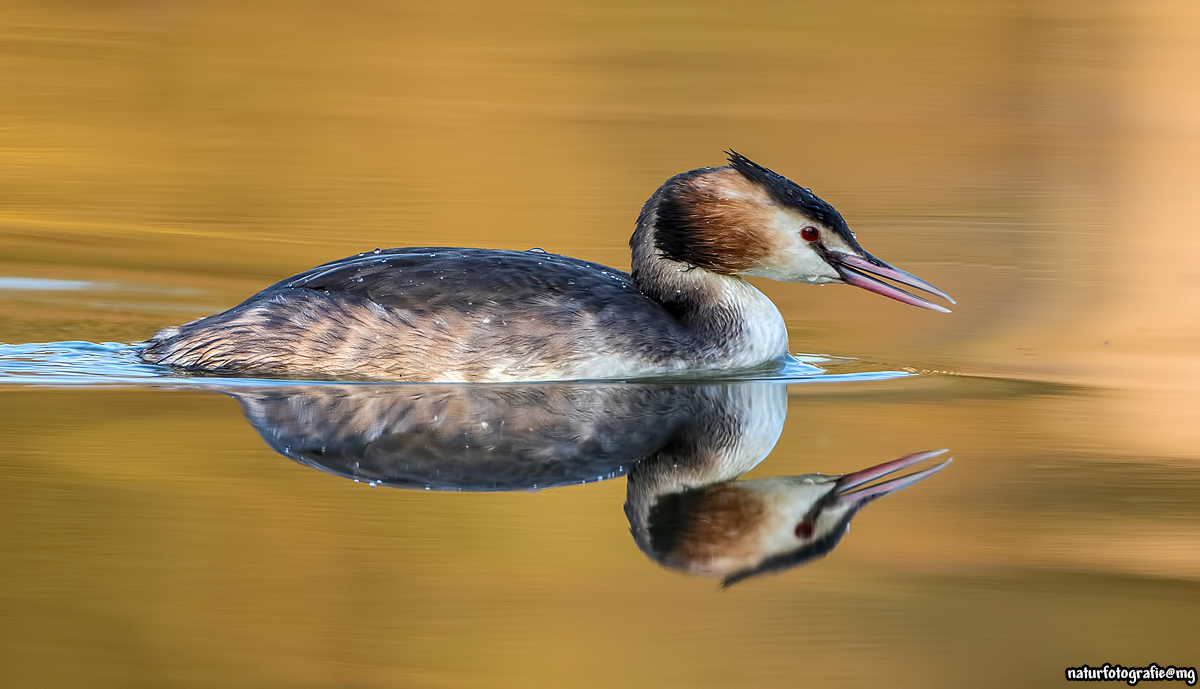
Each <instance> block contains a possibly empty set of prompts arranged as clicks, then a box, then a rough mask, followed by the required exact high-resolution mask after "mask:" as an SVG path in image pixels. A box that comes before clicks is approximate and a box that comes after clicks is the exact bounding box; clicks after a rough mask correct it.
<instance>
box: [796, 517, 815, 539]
mask: <svg viewBox="0 0 1200 689" xmlns="http://www.w3.org/2000/svg"><path fill="white" fill-rule="evenodd" d="M809 536H812V522H810V521H808V520H807V519H805V520H804V521H802V522H800V523H799V524H797V525H796V538H808V537H809Z"/></svg>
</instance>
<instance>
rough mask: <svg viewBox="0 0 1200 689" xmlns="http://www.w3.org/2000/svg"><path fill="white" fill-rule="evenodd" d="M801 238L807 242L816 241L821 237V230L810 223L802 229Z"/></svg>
mask: <svg viewBox="0 0 1200 689" xmlns="http://www.w3.org/2000/svg"><path fill="white" fill-rule="evenodd" d="M800 238H801V239H803V240H804V241H806V242H815V241H817V240H818V239H820V238H821V232H820V230H818V229H817V228H815V227H813V226H812V225H809V226H808V227H806V228H804V229H803V230H800Z"/></svg>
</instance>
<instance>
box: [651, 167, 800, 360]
mask: <svg viewBox="0 0 1200 689" xmlns="http://www.w3.org/2000/svg"><path fill="white" fill-rule="evenodd" d="M661 195H662V192H661V190H660V191H659V192H658V193H656V194H655V195H654V196H652V197H651V198H650V200H649V201H647V202H646V205H645V206H644V207H643V208H642V212H641V214H640V215H639V216H638V223H637V228H636V229H635V230H634V233H633V237H632V238H631V239H630V241H629V246H630V250H631V253H632V261H631V271H630V272H631V275H632V278H633V284H634V286H635V287H636V288H637V289H638V291H640V292H641V293H642V294H644V295H646V296H647V297H650V298H651V299H653V300H655V301H657V302H658V303H660V304H662V305H663V307H664V308H666V310H667V311H668V312H669V313H671V315H672V316H674V317H675V318H676V319H677V320H678V321H679V322H680V324H681V325H683V326H684V327H685V328H687V329H688V330H689V331H691V332H692V333H693V335H695V336H697V337H698V338H700V339H701V340H703V341H706V342H707V343H708V344H711V345H712V346H713V347H716V348H719V349H723V350H726V351H727V352H728V355H733V356H735V357H736V358H739V359H745V360H746V361H747V362H749V361H750V360H755V359H756V360H757V361H756V363H757V362H760V361H765V360H769V359H772V358H777V357H780V356H783V355H784V354H786V353H787V344H788V339H787V326H786V324H785V323H784V320H783V316H782V315H781V314H780V313H779V309H777V308H776V307H775V304H774V303H772V302H771V300H770V299H768V298H767V296H766V295H765V294H763V293H762V292H760V291H758V290H757V289H756V288H755V287H754V286H753V285H751V284H750V283H749V282H747V281H746V280H745V279H744V278H742V277H741V276H739V275H731V274H724V273H719V272H716V271H713V270H709V269H706V268H703V267H699V266H696V265H693V264H690V263H686V262H682V261H676V260H672V259H670V258H666V257H665V256H664V255H663V252H662V251H661V250H660V247H659V242H658V237H657V235H656V233H657V231H658V229H657V225H658V218H659V215H658V207H659V200H660V198H661Z"/></svg>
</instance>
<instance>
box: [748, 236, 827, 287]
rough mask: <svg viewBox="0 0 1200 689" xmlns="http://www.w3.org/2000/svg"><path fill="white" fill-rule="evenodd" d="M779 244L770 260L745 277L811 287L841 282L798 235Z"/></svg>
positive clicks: (750, 271)
mask: <svg viewBox="0 0 1200 689" xmlns="http://www.w3.org/2000/svg"><path fill="white" fill-rule="evenodd" d="M780 244H782V246H779V248H777V249H776V251H775V254H774V255H773V256H771V258H769V259H768V260H766V261H764V262H763V263H762V265H759V266H757V267H755V268H754V269H752V270H749V271H747V272H746V275H753V276H755V277H763V278H769V279H771V280H779V281H781V282H807V283H809V284H812V285H822V284H826V283H830V282H841V278H840V277H839V276H838V274H837V271H836V270H834V269H833V267H832V266H830V265H829V264H828V263H826V262H825V261H824V260H823V259H822V258H821V257H820V256H818V255H817V252H816V251H814V250H813V248H812V246H810V245H809V244H808V242H805V241H804V240H803V239H800V237H799V236H798V235H797V237H796V238H795V239H794V240H792V241H788V242H786V243H785V242H780Z"/></svg>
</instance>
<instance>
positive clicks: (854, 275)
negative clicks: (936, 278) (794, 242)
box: [826, 251, 955, 313]
mask: <svg viewBox="0 0 1200 689" xmlns="http://www.w3.org/2000/svg"><path fill="white" fill-rule="evenodd" d="M826 258H827V259H828V260H829V263H830V264H831V265H833V267H834V269H835V270H837V272H838V274H839V275H841V276H842V282H845V283H846V284H847V285H854V286H855V287H861V288H863V289H865V290H867V291H870V292H874V293H875V294H882V295H883V296H885V297H891V298H892V299H895V300H896V301H901V302H904V303H905V304H911V305H912V306H919V307H921V308H923V309H930V310H933V311H941V312H942V313H950V309H947V308H945V307H943V306H939V305H937V304H934V303H933V302H931V301H929V300H928V299H925V298H923V297H918V296H917V295H915V294H911V293H909V292H905V291H904V290H902V289H900V288H899V287H893V286H892V285H889V284H888V283H886V282H884V281H883V280H880V279H878V278H877V277H875V276H879V277H881V278H887V279H889V280H892V281H893V282H898V283H900V284H902V285H907V286H909V287H915V288H916V289H919V290H922V291H925V292H929V293H930V294H933V295H936V296H939V297H941V298H942V299H945V300H946V301H948V302H950V303H951V304H953V303H955V302H954V299H953V298H951V297H950V295H949V294H946V293H945V292H943V291H942V290H940V289H938V288H937V287H934V286H933V285H931V284H929V283H928V282H925V281H924V280H922V279H921V278H919V277H917V276H916V275H913V274H912V273H908V272H905V271H903V270H900V269H899V268H896V267H895V266H890V265H888V264H887V263H884V262H883V261H881V260H879V259H877V258H875V257H874V256H872V255H871V254H868V253H867V252H865V251H864V252H863V255H862V256H858V255H855V254H845V253H842V252H840V251H830V252H829V253H828V254H827V255H826Z"/></svg>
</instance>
